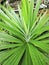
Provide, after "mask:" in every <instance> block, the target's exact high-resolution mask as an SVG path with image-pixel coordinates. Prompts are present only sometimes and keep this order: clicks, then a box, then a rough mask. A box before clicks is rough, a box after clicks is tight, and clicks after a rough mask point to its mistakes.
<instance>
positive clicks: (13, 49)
mask: <svg viewBox="0 0 49 65" xmlns="http://www.w3.org/2000/svg"><path fill="white" fill-rule="evenodd" d="M21 3H22V5H21V8H20V7H19V6H18V9H19V15H17V14H16V13H15V12H14V11H13V9H12V8H11V7H10V6H8V8H5V7H4V6H2V5H0V28H2V29H4V30H6V32H0V64H1V65H49V56H48V54H49V25H46V23H47V22H48V20H49V14H46V13H47V11H46V12H45V13H44V14H43V15H42V14H40V15H39V16H38V11H39V8H40V3H41V0H37V3H36V7H35V9H34V0H30V2H29V1H28V0H22V1H21Z"/></svg>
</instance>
